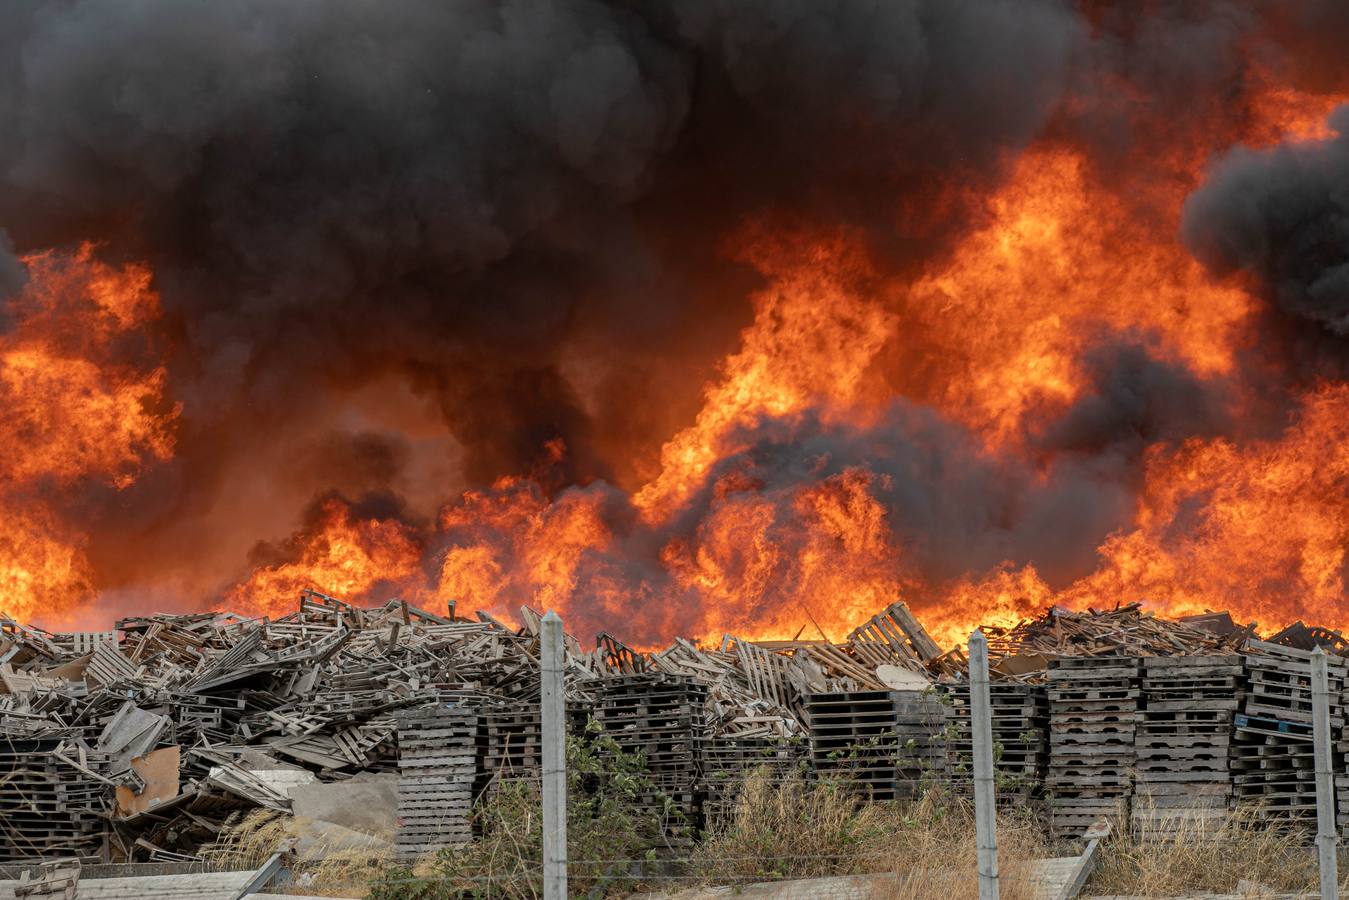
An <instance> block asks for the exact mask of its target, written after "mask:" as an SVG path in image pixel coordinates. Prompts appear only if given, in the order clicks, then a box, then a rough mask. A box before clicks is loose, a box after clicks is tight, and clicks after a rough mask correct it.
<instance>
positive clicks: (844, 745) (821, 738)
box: [805, 691, 946, 800]
mask: <svg viewBox="0 0 1349 900" xmlns="http://www.w3.org/2000/svg"><path fill="white" fill-rule="evenodd" d="M805 708H806V718H807V721H808V723H809V730H810V752H811V763H812V765H813V767H814V769H815V771H816V772H817V773H818V774H820V775H822V776H826V777H828V776H838V777H843V778H848V779H850V780H852V781H854V782H856V783H857V785H858V786H860V787H865V788H866V789H868V790H869V792H870V794H871V797H872V799H874V800H899V799H905V798H910V797H915V796H917V795H918V794H919V793H920V792H921V791H922V789H923V787H924V785H925V784H927V783H929V782H932V781H934V780H936V779H939V778H942V777H944V773H945V762H946V752H945V747H944V743H943V737H944V735H943V731H944V728H945V722H946V711H945V707H944V706H943V705H942V704H941V702H940V701H939V700H937V699H936V698H935V697H933V696H929V695H927V694H926V693H915V692H912V691H850V692H840V693H829V694H810V695H808V696H807V697H806V700H805Z"/></svg>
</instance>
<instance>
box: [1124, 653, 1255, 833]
mask: <svg viewBox="0 0 1349 900" xmlns="http://www.w3.org/2000/svg"><path fill="white" fill-rule="evenodd" d="M1243 691H1244V672H1243V667H1242V658H1241V657H1240V656H1237V655H1231V656H1154V657H1148V658H1146V659H1144V660H1143V709H1142V711H1141V714H1140V721H1139V723H1138V735H1137V739H1136V741H1135V745H1134V746H1135V751H1136V756H1137V763H1136V770H1137V777H1136V779H1135V784H1134V802H1133V825H1134V830H1135V833H1136V834H1138V835H1139V836H1140V837H1141V838H1142V839H1144V840H1157V839H1166V838H1168V837H1172V836H1174V835H1176V834H1177V833H1178V832H1180V833H1184V834H1185V835H1186V837H1187V838H1197V837H1202V836H1205V835H1209V834H1212V833H1213V832H1214V831H1215V830H1216V829H1217V828H1219V827H1221V825H1222V822H1223V821H1224V820H1225V819H1226V817H1227V812H1228V807H1229V806H1230V805H1231V800H1232V776H1231V771H1230V769H1229V767H1228V751H1229V749H1230V748H1229V745H1230V743H1231V734H1232V720H1233V716H1234V715H1235V714H1236V712H1237V710H1238V709H1239V708H1240V705H1241V702H1242V699H1243Z"/></svg>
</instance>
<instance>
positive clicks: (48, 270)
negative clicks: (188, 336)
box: [0, 244, 178, 617]
mask: <svg viewBox="0 0 1349 900" xmlns="http://www.w3.org/2000/svg"><path fill="white" fill-rule="evenodd" d="M24 264H25V266H26V267H27V269H28V274H29V281H28V284H27V286H26V288H25V289H24V290H23V292H22V293H20V294H19V295H18V297H17V298H15V300H14V301H13V303H12V304H11V306H10V310H9V314H10V316H11V318H12V324H11V326H10V328H9V330H8V332H7V333H4V334H0V445H2V446H4V447H5V448H6V452H5V453H4V454H3V458H2V459H0V518H3V520H4V522H5V527H4V531H3V536H0V609H3V610H5V611H6V612H7V613H8V614H9V615H14V616H19V617H27V616H32V615H35V614H37V613H43V614H45V615H49V616H50V615H54V614H60V613H62V612H63V611H67V610H70V609H72V608H77V607H78V606H79V605H80V604H82V603H84V602H86V601H87V600H89V599H90V598H91V596H92V595H93V592H94V589H95V585H94V580H93V573H92V571H91V570H90V567H89V564H88V560H87V559H86V556H85V543H86V541H87V535H86V534H84V533H82V532H81V530H80V529H79V528H78V527H77V526H73V525H72V524H70V522H69V521H68V520H67V517H68V518H75V516H76V515H77V513H76V510H77V509H78V507H79V505H80V502H81V495H82V493H83V492H85V491H87V490H88V489H89V488H90V487H95V488H97V486H100V485H101V486H104V487H106V488H110V489H112V490H114V491H121V490H125V489H126V488H128V487H130V486H131V485H132V484H133V483H134V482H135V480H136V478H137V477H138V476H139V475H140V473H141V471H142V470H143V469H144V468H145V467H146V466H148V465H153V464H154V463H155V462H157V461H160V460H164V459H167V458H169V457H170V456H171V455H172V453H173V423H174V419H175V417H176V416H177V413H178V409H177V407H176V406H174V405H172V404H171V403H170V401H169V399H168V398H167V396H166V389H165V382H166V372H165V369H164V367H163V366H162V365H155V364H154V362H153V358H152V357H151V359H150V361H146V360H145V359H144V358H142V360H141V361H140V362H139V363H138V362H137V361H135V360H133V359H130V358H128V357H129V356H130V355H131V354H128V352H127V350H126V347H125V346H124V344H125V342H128V341H130V342H132V343H135V339H136V338H137V337H138V335H139V333H140V332H141V331H142V330H143V329H146V328H148V327H149V326H150V325H151V324H152V323H153V322H154V321H155V319H156V318H157V317H158V315H159V298H158V297H157V296H156V294H155V293H154V291H153V290H152V289H151V287H150V272H149V271H148V270H147V269H146V268H144V267H143V266H136V265H130V266H125V267H122V268H114V267H111V266H108V265H106V264H104V263H101V262H99V261H97V260H96V259H95V258H94V248H93V247H92V246H90V245H88V244H85V245H83V246H81V247H79V248H78V249H77V250H75V251H74V252H71V253H58V252H54V251H52V252H46V253H41V254H36V255H33V256H29V257H27V258H25V259H24ZM140 355H141V356H142V357H144V356H145V354H144V353H142V354H140ZM63 512H64V513H67V517H63V516H62V515H61V513H63Z"/></svg>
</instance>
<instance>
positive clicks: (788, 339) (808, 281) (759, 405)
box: [634, 236, 897, 520]
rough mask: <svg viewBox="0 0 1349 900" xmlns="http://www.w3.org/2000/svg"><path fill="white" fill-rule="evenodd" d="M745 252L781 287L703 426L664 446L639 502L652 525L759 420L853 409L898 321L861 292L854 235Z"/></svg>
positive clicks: (710, 394)
mask: <svg viewBox="0 0 1349 900" xmlns="http://www.w3.org/2000/svg"><path fill="white" fill-rule="evenodd" d="M741 255H742V256H743V257H745V258H747V259H749V260H751V261H752V262H754V263H755V264H756V265H757V266H758V268H759V269H760V270H761V271H763V272H764V274H766V275H769V276H770V277H772V278H773V285H772V287H770V288H769V289H768V290H766V291H764V292H762V293H760V294H759V295H757V296H756V297H755V298H754V301H755V302H754V309H755V315H754V322H753V324H751V325H750V326H749V327H748V328H747V329H745V331H744V333H743V334H742V335H741V347H740V350H739V351H737V352H736V353H734V354H733V355H731V356H730V357H729V358H727V360H726V361H725V363H723V365H722V378H721V379H720V380H719V381H717V382H716V383H714V384H712V385H709V386H708V388H707V390H706V392H705V398H704V403H703V408H702V410H701V412H699V413H698V418H697V421H695V422H694V424H693V425H692V426H691V427H689V428H686V429H684V430H683V431H681V432H679V433H678V434H676V435H675V436H674V437H673V438H671V439H670V441H669V442H668V443H667V444H666V445H665V446H664V447H663V448H662V449H661V464H662V468H661V472H660V475H658V476H657V477H656V478H655V479H654V480H653V481H651V482H650V483H649V484H647V485H645V486H644V487H642V488H641V490H639V491H638V492H637V494H636V496H635V497H634V502H635V503H636V504H637V506H638V507H639V508H640V509H642V510H643V512H644V513H645V514H646V515H647V516H648V517H649V518H651V519H653V520H659V519H661V518H663V517H665V516H668V515H670V514H672V513H673V512H674V511H676V510H677V509H678V508H679V505H680V504H681V503H682V502H683V501H684V500H686V499H687V498H688V496H689V495H690V494H691V493H692V492H693V491H694V490H695V489H696V488H697V487H698V486H699V485H700V484H701V483H702V482H703V480H704V478H705V476H706V475H707V473H708V470H709V469H711V467H712V465H713V464H714V463H715V462H716V461H717V460H719V459H722V458H724V457H726V456H728V455H731V454H733V453H735V452H737V450H738V449H740V448H741V447H742V446H743V445H742V444H739V443H737V441H736V437H735V436H736V432H737V430H738V429H744V428H746V427H748V426H750V425H752V424H754V422H755V421H756V420H757V419H758V418H760V417H772V418H777V419H785V418H790V417H791V416H794V415H796V414H798V413H800V412H801V411H802V410H804V409H806V408H809V407H813V408H817V409H819V410H822V411H823V412H824V414H825V415H826V416H837V415H846V414H848V413H849V412H851V411H852V410H853V406H854V404H855V402H856V401H857V400H858V399H859V397H860V392H861V390H862V385H863V377H864V375H865V374H866V372H867V369H868V367H869V366H870V365H871V364H872V362H873V360H874V359H875V357H876V354H877V353H879V352H880V350H881V348H882V347H883V346H884V345H885V342H886V340H887V339H888V337H889V335H890V333H891V332H892V331H893V330H894V328H895V327H896V324H897V323H896V320H895V317H894V316H893V315H892V314H891V313H890V312H889V311H888V310H886V309H885V308H884V306H882V305H881V304H880V303H877V302H876V301H875V298H873V297H871V296H867V295H864V294H861V293H859V292H858V290H857V288H858V286H859V282H860V283H861V284H866V283H867V282H868V281H870V280H871V279H869V277H868V276H869V274H870V273H869V271H868V269H867V266H866V263H865V261H864V260H863V258H862V257H861V255H860V254H859V253H857V252H856V250H855V249H854V248H852V247H851V246H850V245H849V243H848V241H847V240H846V238H841V237H840V238H834V239H830V240H822V241H819V242H817V243H814V244H809V243H807V245H806V246H800V245H799V243H798V242H790V243H789V245H788V247H787V248H786V250H785V252H784V248H783V247H782V246H780V244H778V242H775V241H774V240H772V239H769V238H765V237H762V236H759V237H757V238H754V239H751V240H750V241H748V242H747V244H746V246H745V247H744V248H743V249H742V251H741ZM784 257H786V259H784ZM788 261H790V265H787V264H785V263H787V262H788Z"/></svg>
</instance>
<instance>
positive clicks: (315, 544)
mask: <svg viewBox="0 0 1349 900" xmlns="http://www.w3.org/2000/svg"><path fill="white" fill-rule="evenodd" d="M280 549H281V550H282V552H283V554H284V556H285V557H287V558H286V560H285V561H283V562H277V563H264V564H262V565H260V566H258V567H257V568H255V569H254V570H253V572H252V574H251V575H249V577H248V578H247V579H246V580H245V581H243V582H242V583H240V584H237V585H235V586H234V587H233V588H231V589H230V590H229V592H228V594H227V595H226V597H225V602H226V605H227V606H229V607H230V608H232V609H238V610H243V611H247V612H249V613H255V614H262V615H285V614H286V613H289V612H291V611H293V610H294V607H295V598H296V597H298V596H299V595H300V592H301V591H303V590H304V589H305V588H308V587H312V586H314V585H323V586H324V587H325V589H326V590H327V591H329V592H331V593H332V594H334V595H336V596H338V597H342V598H344V599H348V600H354V601H359V600H362V599H364V598H365V597H366V595H367V593H368V592H369V591H371V589H373V588H375V587H376V586H378V585H380V584H386V583H387V584H393V585H399V584H406V583H409V582H411V581H413V580H414V579H415V576H416V574H417V572H418V571H419V569H420V561H421V554H422V551H421V547H420V546H419V544H418V542H417V538H416V535H415V534H414V533H413V532H411V531H410V529H408V528H407V527H406V526H405V525H403V523H401V522H399V521H397V520H396V519H365V518H359V517H356V516H353V515H352V511H351V507H350V506H348V505H347V504H346V503H345V502H343V501H342V500H340V499H337V498H329V499H327V500H325V501H324V502H323V503H322V504H321V505H320V506H319V510H318V519H317V521H316V522H315V524H314V526H313V527H312V528H311V529H309V530H308V531H307V532H304V533H301V534H299V535H297V536H296V537H294V538H292V539H291V541H290V542H289V546H286V547H284V548H280ZM260 555H261V554H260Z"/></svg>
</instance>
